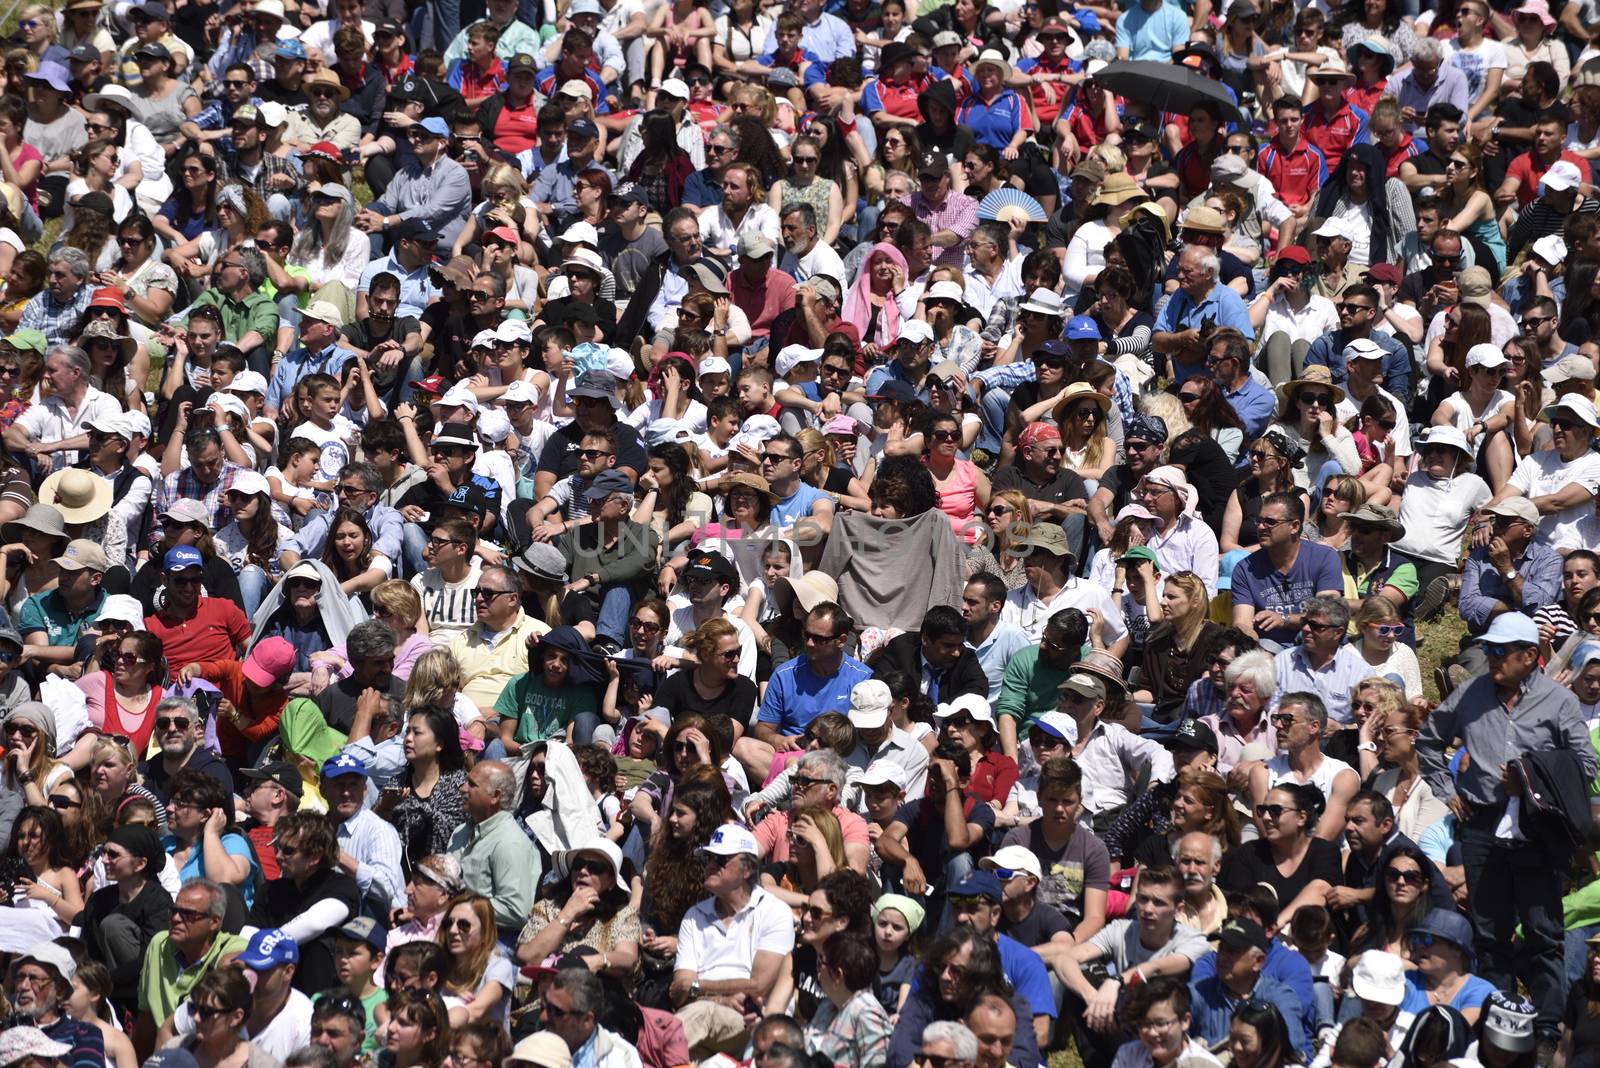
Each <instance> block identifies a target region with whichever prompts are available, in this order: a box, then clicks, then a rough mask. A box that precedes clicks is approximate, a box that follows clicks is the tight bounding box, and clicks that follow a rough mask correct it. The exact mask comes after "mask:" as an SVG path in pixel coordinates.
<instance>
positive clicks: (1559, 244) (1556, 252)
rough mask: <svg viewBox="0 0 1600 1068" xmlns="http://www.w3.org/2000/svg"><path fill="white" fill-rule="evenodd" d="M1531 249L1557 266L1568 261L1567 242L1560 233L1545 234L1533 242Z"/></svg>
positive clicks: (1547, 261)
mask: <svg viewBox="0 0 1600 1068" xmlns="http://www.w3.org/2000/svg"><path fill="white" fill-rule="evenodd" d="M1530 251H1532V253H1533V254H1534V255H1535V256H1538V257H1539V258H1540V259H1541V260H1544V262H1546V263H1548V264H1549V265H1550V266H1552V267H1557V266H1560V265H1561V264H1562V263H1564V262H1566V258H1567V243H1566V242H1565V241H1563V240H1562V239H1561V235H1560V234H1545V235H1544V236H1543V237H1541V238H1540V239H1539V240H1537V241H1535V242H1534V243H1533V245H1532V246H1531V249H1530Z"/></svg>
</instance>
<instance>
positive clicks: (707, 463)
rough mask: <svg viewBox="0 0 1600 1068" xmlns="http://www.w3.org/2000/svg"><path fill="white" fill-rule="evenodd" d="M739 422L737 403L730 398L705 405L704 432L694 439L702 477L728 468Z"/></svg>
mask: <svg viewBox="0 0 1600 1068" xmlns="http://www.w3.org/2000/svg"><path fill="white" fill-rule="evenodd" d="M701 381H702V382H704V381H705V379H704V378H701ZM740 421H741V419H740V415H739V402H738V401H736V400H734V399H733V398H732V397H729V396H726V395H724V396H721V397H716V398H714V399H712V400H711V401H709V402H708V403H707V405H706V432H705V433H704V434H701V435H699V436H697V437H696V438H695V439H694V445H695V448H696V449H698V450H699V452H700V459H701V460H702V461H703V463H702V464H701V470H702V472H703V474H704V475H706V476H710V475H714V474H716V473H718V472H720V471H721V470H722V469H723V468H725V467H727V466H728V453H729V451H731V450H732V449H733V436H734V435H735V434H737V433H738V432H739V423H740Z"/></svg>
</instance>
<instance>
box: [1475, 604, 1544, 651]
mask: <svg viewBox="0 0 1600 1068" xmlns="http://www.w3.org/2000/svg"><path fill="white" fill-rule="evenodd" d="M1478 641H1479V642H1480V643H1482V644H1483V645H1532V646H1535V647H1537V646H1538V644H1539V628H1538V626H1537V625H1535V624H1534V622H1533V620H1532V619H1531V618H1529V617H1528V616H1525V615H1523V614H1522V613H1521V612H1502V613H1501V614H1500V615H1498V616H1495V617H1494V622H1493V623H1491V624H1489V629H1488V630H1486V631H1484V632H1483V634H1481V635H1480V636H1479V637H1478Z"/></svg>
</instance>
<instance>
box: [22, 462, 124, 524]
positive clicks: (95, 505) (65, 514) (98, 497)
mask: <svg viewBox="0 0 1600 1068" xmlns="http://www.w3.org/2000/svg"><path fill="white" fill-rule="evenodd" d="M111 497H112V493H111V483H110V482H107V481H106V480H105V479H103V478H101V477H100V476H99V475H97V474H95V473H94V472H93V471H87V470H84V469H83V468H81V467H69V468H66V469H65V470H62V471H57V472H56V473H55V474H53V475H51V476H50V477H49V478H47V479H45V480H44V483H43V484H42V485H40V487H39V503H40V504H47V505H51V506H52V507H54V508H55V510H56V512H57V513H58V514H59V515H60V516H61V519H62V521H63V522H66V523H93V522H94V521H95V520H96V519H99V518H100V517H101V516H103V515H105V514H106V513H107V512H109V511H111Z"/></svg>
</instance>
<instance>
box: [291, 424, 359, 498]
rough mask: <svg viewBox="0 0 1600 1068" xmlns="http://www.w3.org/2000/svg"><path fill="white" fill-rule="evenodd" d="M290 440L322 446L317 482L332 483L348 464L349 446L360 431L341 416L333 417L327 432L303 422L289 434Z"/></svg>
mask: <svg viewBox="0 0 1600 1068" xmlns="http://www.w3.org/2000/svg"><path fill="white" fill-rule="evenodd" d="M289 436H290V437H291V438H306V439H307V440H309V441H314V442H316V443H317V444H318V445H320V446H322V457H321V458H320V459H319V460H318V461H317V479H318V481H326V482H334V481H336V480H337V479H338V478H339V472H340V471H341V470H342V469H343V468H344V466H345V465H346V464H348V463H349V462H350V452H351V446H352V445H353V444H354V442H355V440H356V438H358V437H359V436H360V431H359V430H358V429H357V428H356V425H355V424H354V423H352V422H351V421H350V420H349V419H347V418H345V416H344V415H343V414H340V415H336V416H334V417H333V425H332V426H331V427H329V428H328V429H327V430H324V429H322V428H321V427H320V426H318V425H317V424H315V423H312V422H304V423H301V424H300V425H299V426H297V427H295V428H294V429H293V430H292V431H290V432H289Z"/></svg>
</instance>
